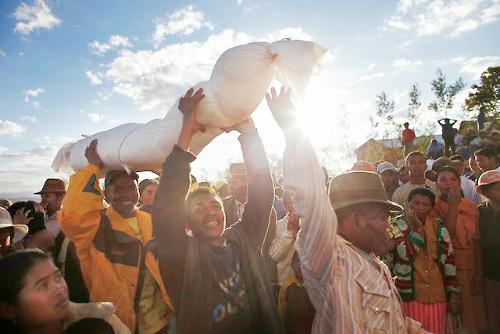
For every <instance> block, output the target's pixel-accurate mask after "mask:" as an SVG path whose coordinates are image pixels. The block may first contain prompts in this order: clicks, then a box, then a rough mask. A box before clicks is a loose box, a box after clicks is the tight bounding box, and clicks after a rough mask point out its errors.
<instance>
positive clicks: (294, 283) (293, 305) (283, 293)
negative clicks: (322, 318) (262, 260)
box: [279, 251, 315, 334]
mask: <svg viewBox="0 0 500 334" xmlns="http://www.w3.org/2000/svg"><path fill="white" fill-rule="evenodd" d="M291 260H292V261H291V267H292V268H293V272H294V275H293V277H291V278H289V279H288V280H287V281H286V282H285V283H284V284H283V285H282V286H281V289H280V292H279V310H280V314H281V318H282V319H283V323H284V325H285V332H286V333H287V334H310V333H311V329H312V324H313V321H314V314H315V312H314V307H313V305H312V304H311V300H310V299H309V295H308V294H307V291H306V288H305V286H304V278H303V277H302V270H301V269H300V260H299V254H298V253H297V251H294V252H293V254H292V259H291Z"/></svg>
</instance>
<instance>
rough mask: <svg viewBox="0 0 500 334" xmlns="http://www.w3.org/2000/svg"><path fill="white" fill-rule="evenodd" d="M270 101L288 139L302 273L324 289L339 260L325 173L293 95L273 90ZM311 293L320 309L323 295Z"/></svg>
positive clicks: (286, 160) (288, 177)
mask: <svg viewBox="0 0 500 334" xmlns="http://www.w3.org/2000/svg"><path fill="white" fill-rule="evenodd" d="M266 98H267V102H268V104H269V107H270V109H271V111H272V113H273V116H274V118H275V120H276V122H277V123H278V125H279V126H280V128H281V129H282V130H283V133H284V135H285V138H286V149H285V153H284V156H283V176H284V183H285V186H286V187H290V189H292V191H293V193H294V199H293V202H294V207H295V210H296V213H297V215H298V216H299V217H300V218H301V219H300V222H301V223H300V232H299V234H298V237H297V241H296V243H295V244H296V248H297V251H298V252H299V257H300V262H301V267H302V271H303V274H304V277H308V276H309V277H313V278H314V279H315V280H317V281H319V282H320V284H321V285H323V286H324V285H326V284H328V282H329V281H330V279H331V273H332V268H333V264H334V261H335V254H334V249H335V242H336V240H337V217H336V216H335V212H334V211H333V208H332V206H331V204H330V200H329V198H328V195H327V192H326V189H325V184H324V175H323V171H322V170H321V167H320V165H319V162H318V160H317V158H316V154H315V152H314V150H313V148H312V146H311V144H310V143H309V140H308V139H307V137H306V136H305V135H304V134H303V133H302V131H300V130H299V129H298V128H297V123H298V122H297V121H296V115H295V110H294V106H293V104H292V103H291V101H290V95H289V94H287V93H285V91H284V89H282V91H281V93H280V95H279V96H278V95H277V94H276V91H275V90H274V88H273V89H272V90H271V95H269V94H267V95H266ZM307 281H308V280H306V283H307ZM307 284H308V283H307ZM308 292H309V293H310V294H311V295H312V296H311V300H312V301H313V303H315V307H320V304H319V303H320V302H321V300H322V299H323V297H324V295H322V292H321V291H319V290H317V287H313V286H309V287H308Z"/></svg>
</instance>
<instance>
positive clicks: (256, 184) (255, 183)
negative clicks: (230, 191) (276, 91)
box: [225, 118, 274, 250]
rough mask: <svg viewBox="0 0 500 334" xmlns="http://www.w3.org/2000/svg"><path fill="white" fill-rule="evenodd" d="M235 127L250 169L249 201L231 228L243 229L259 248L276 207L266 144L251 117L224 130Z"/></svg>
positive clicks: (248, 169)
mask: <svg viewBox="0 0 500 334" xmlns="http://www.w3.org/2000/svg"><path fill="white" fill-rule="evenodd" d="M233 129H234V130H237V131H239V132H240V133H241V135H240V136H239V137H238V140H239V141H240V144H241V150H242V152H243V160H244V162H245V168H246V171H247V179H248V201H247V203H246V205H245V209H244V210H243V215H242V217H241V221H240V222H238V223H236V224H233V225H232V227H231V228H234V229H240V228H241V229H243V231H244V233H245V236H246V237H247V238H248V240H249V241H250V243H251V244H252V245H253V246H254V247H256V248H257V249H259V250H260V249H261V247H262V243H263V241H264V238H265V236H266V233H267V230H268V226H269V217H270V215H271V208H272V206H273V200H274V187H273V180H272V178H271V172H270V170H269V164H268V161H267V156H266V151H265V150H264V145H262V141H261V139H260V137H259V134H258V133H257V129H256V128H255V126H254V124H253V121H252V119H251V118H249V119H247V120H245V121H243V122H241V123H239V124H237V125H235V126H234V127H232V128H230V129H225V131H226V132H228V131H231V130H233ZM229 231H230V229H229V230H228V232H229Z"/></svg>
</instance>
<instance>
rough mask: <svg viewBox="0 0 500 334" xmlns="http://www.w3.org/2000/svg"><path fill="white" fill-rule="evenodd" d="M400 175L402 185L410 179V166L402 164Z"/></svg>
mask: <svg viewBox="0 0 500 334" xmlns="http://www.w3.org/2000/svg"><path fill="white" fill-rule="evenodd" d="M398 175H399V185H400V186H402V185H403V184H405V183H406V182H408V181H410V172H409V170H408V166H406V165H404V164H403V165H402V166H401V167H399V170H398Z"/></svg>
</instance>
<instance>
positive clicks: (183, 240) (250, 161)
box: [152, 89, 283, 334]
mask: <svg viewBox="0 0 500 334" xmlns="http://www.w3.org/2000/svg"><path fill="white" fill-rule="evenodd" d="M203 97H204V95H203V91H202V90H201V89H199V90H198V91H196V92H195V93H194V94H193V90H192V89H190V90H189V91H188V92H187V93H186V95H185V96H184V97H182V98H181V99H180V101H179V109H180V110H181V111H182V113H183V116H184V120H183V125H182V130H181V133H180V135H179V140H178V142H177V145H176V146H174V148H173V150H172V153H171V154H170V155H169V156H168V157H167V159H166V160H165V163H164V165H163V174H162V177H161V179H160V185H159V187H158V190H157V192H156V197H155V201H154V203H153V214H152V217H153V225H154V233H155V236H156V238H157V240H158V252H159V260H160V269H161V273H162V278H163V281H164V282H165V285H166V287H167V290H168V291H169V294H170V296H171V299H172V301H173V304H174V309H175V312H176V321H177V330H178V333H180V334H182V333H281V332H282V331H283V330H282V324H281V322H280V320H279V315H278V312H277V310H276V307H275V305H274V299H273V291H272V287H271V284H270V283H269V282H268V281H267V280H266V274H265V272H264V268H263V266H262V264H261V263H262V261H260V260H259V257H260V256H262V255H261V247H262V243H263V240H264V237H265V235H266V231H267V229H268V225H269V217H270V213H271V207H272V204H273V198H274V188H273V183H272V179H271V174H270V171H269V165H268V162H267V158H266V153H265V151H264V147H263V146H262V142H261V140H260V138H259V135H258V134H257V130H256V129H255V126H254V124H253V122H252V120H251V119H248V120H246V121H244V122H242V123H240V124H238V125H236V126H235V127H234V129H235V130H237V131H239V132H241V136H240V137H239V141H240V143H241V147H242V151H243V158H244V160H245V166H246V169H247V174H248V175H247V178H248V201H247V203H246V205H245V209H244V212H243V216H242V219H241V221H239V222H237V223H235V224H233V225H232V226H231V227H228V228H226V216H225V214H224V211H223V206H222V200H221V198H220V197H219V196H218V195H217V194H216V193H215V192H214V191H212V190H211V189H210V188H203V187H201V188H197V189H196V190H194V191H191V192H189V185H190V180H189V175H190V171H191V170H190V163H191V162H192V161H193V160H194V159H195V158H196V157H195V156H194V155H193V154H191V153H190V152H189V145H190V142H191V139H192V137H193V135H194V134H195V133H196V132H198V131H201V130H203V129H202V126H201V125H200V124H198V123H197V122H196V107H197V105H198V103H199V102H200V101H201V100H202V99H203ZM229 130H231V129H226V131H229Z"/></svg>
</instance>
